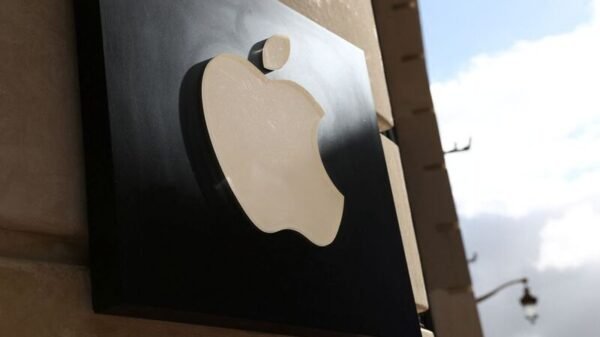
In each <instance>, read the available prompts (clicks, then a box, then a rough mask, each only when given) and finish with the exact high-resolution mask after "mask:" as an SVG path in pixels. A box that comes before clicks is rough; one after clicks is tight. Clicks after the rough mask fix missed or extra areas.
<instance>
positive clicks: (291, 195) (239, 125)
mask: <svg viewBox="0 0 600 337" xmlns="http://www.w3.org/2000/svg"><path fill="white" fill-rule="evenodd" d="M276 38H277V40H272V41H271V43H269V40H267V43H265V48H267V49H265V50H263V53H264V54H263V61H267V58H268V62H265V63H266V66H269V67H270V68H275V69H279V68H280V67H281V66H283V64H285V62H286V61H287V57H288V56H289V40H287V38H285V37H284V39H282V38H281V37H276ZM286 40H287V55H283V56H282V55H281V53H282V52H283V53H285V52H286V42H285V41H286ZM269 46H276V48H272V47H269ZM282 60H283V61H282ZM200 90H201V100H202V108H203V110H204V119H205V122H206V126H207V129H208V134H209V138H210V141H211V143H212V146H213V149H214V152H215V154H216V157H217V160H218V162H219V165H220V166H221V170H222V171H223V174H224V176H225V178H226V179H227V181H228V183H229V186H230V187H231V190H232V191H233V194H234V195H235V197H236V199H237V200H238V202H239V204H240V205H241V207H242V208H243V210H244V212H245V213H246V215H247V216H248V218H250V220H251V221H252V222H253V223H254V225H255V226H256V227H258V228H259V229H260V230H261V231H263V232H266V233H275V232H278V231H281V230H284V229H290V230H294V231H296V232H298V233H300V234H302V235H303V236H304V237H306V238H307V239H308V240H310V241H311V242H312V243H314V244H315V245H318V246H327V245H329V244H330V243H332V242H333V240H334V239H335V237H336V235H337V233H338V229H339V227H340V223H341V219H342V213H343V209H344V196H343V195H342V194H341V193H340V192H339V191H338V189H337V188H336V187H335V185H334V184H333V182H332V181H331V179H330V178H329V175H328V174H327V171H326V170H325V167H324V165H323V161H322V159H321V155H320V152H319V146H318V143H317V136H318V135H317V131H318V127H319V122H320V120H321V118H322V117H323V116H324V115H325V112H324V111H323V109H322V108H321V106H320V105H319V103H318V102H317V101H316V100H315V99H314V97H313V96H312V95H311V94H310V93H309V92H308V91H307V90H306V89H304V88H303V87H302V86H300V85H299V84H297V83H295V82H292V81H287V80H270V79H268V78H266V77H265V75H264V74H263V73H262V72H261V71H260V70H259V69H258V68H256V66H254V65H253V64H252V63H251V62H249V61H248V60H246V59H244V58H242V57H239V56H236V55H231V54H220V55H218V56H216V57H214V58H213V59H211V60H210V61H209V62H208V64H207V65H206V68H205V70H204V74H203V76H202V83H201V89H200Z"/></svg>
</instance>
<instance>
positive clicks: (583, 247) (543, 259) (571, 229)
mask: <svg viewBox="0 0 600 337" xmlns="http://www.w3.org/2000/svg"><path fill="white" fill-rule="evenodd" d="M541 239H542V246H541V252H540V260H539V262H538V268H539V269H541V270H544V269H547V268H556V269H567V268H576V267H580V266H582V265H583V264H585V263H589V262H595V261H598V260H600V245H599V244H598V240H599V239H600V211H598V210H595V209H594V208H593V207H592V206H591V205H580V206H576V207H573V208H571V209H569V210H567V211H566V212H565V214H564V215H563V216H562V217H560V218H558V219H552V220H550V221H548V223H547V224H546V226H545V227H544V229H543V230H542V233H541Z"/></svg>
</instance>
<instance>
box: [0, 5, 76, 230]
mask: <svg viewBox="0 0 600 337" xmlns="http://www.w3.org/2000/svg"><path fill="white" fill-rule="evenodd" d="M71 7H72V2H71V1H69V0H55V1H47V0H28V1H23V0H4V1H2V10H0V50H2V52H0V186H2V188H1V189H0V227H1V228H7V229H17V230H21V231H30V232H42V233H50V234H55V235H65V236H84V235H85V232H86V231H85V208H84V205H85V195H84V185H83V159H82V156H83V152H82V141H81V128H80V117H79V108H78V105H79V103H78V99H79V95H78V84H77V70H76V69H77V63H76V55H75V35H74V24H73V19H72V9H71Z"/></svg>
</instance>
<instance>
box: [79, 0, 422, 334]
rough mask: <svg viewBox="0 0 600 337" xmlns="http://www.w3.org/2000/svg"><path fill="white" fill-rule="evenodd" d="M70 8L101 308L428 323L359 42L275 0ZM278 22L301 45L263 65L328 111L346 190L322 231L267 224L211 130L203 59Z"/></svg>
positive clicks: (332, 329)
mask: <svg viewBox="0 0 600 337" xmlns="http://www.w3.org/2000/svg"><path fill="white" fill-rule="evenodd" d="M76 14H77V30H78V46H79V63H80V85H81V97H82V114H83V122H84V138H85V151H86V171H87V187H88V218H89V229H90V251H91V276H92V286H93V302H94V308H95V310H96V311H97V312H100V313H109V314H119V315H130V316H136V317H147V318H155V319H163V320H175V321H183V322H193V323H200V324H214V325H221V326H228V327H239V328H246V329H258V330H263V331H275V332H283V333H294V334H306V335H331V334H338V333H339V334H361V335H372V336H381V337H392V336H404V337H416V336H419V335H420V332H419V325H418V320H417V315H416V309H415V305H414V299H413V295H412V292H411V287H410V282H409V277H408V272H407V266H406V261H405V257H404V253H403V247H402V241H401V237H400V231H399V226H398V223H397V217H396V214H395V209H394V203H393V199H392V194H391V188H390V184H389V180H388V175H387V172H386V166H385V159H384V155H383V150H382V147H381V143H380V138H379V134H378V129H377V124H376V115H375V111H374V105H373V100H372V97H371V91H370V87H369V79H368V74H367V69H366V65H365V60H364V55H363V53H362V51H361V50H359V49H358V48H356V47H355V46H353V45H351V44H350V43H348V42H346V41H344V40H343V39H341V38H339V37H338V36H336V35H335V34H333V33H331V32H329V31H327V30H325V29H324V28H322V27H320V26H319V25H317V24H316V23H314V22H312V21H310V20H308V19H307V18H305V17H303V16H302V15H300V14H298V13H296V12H294V11H293V10H291V9H289V8H288V7H286V6H284V5H282V4H280V3H279V2H278V1H269V0H253V1H248V0H239V1H234V0H171V1H165V0H99V1H98V0H95V1H91V0H86V1H83V0H81V1H76ZM276 34H278V35H282V36H286V37H288V38H289V40H290V42H291V48H292V52H291V55H290V58H289V61H288V62H287V64H286V65H285V66H284V67H283V68H282V69H279V70H276V71H272V72H269V73H267V74H266V75H265V76H266V78H267V79H269V80H287V81H293V82H295V83H297V84H298V85H300V86H301V87H302V88H304V89H305V90H306V92H308V93H309V94H310V95H312V97H314V100H315V101H316V102H318V104H319V105H320V107H321V108H322V110H323V111H324V113H325V114H324V117H323V119H322V120H321V122H320V124H319V127H318V149H319V152H320V157H321V159H322V164H323V166H324V167H325V169H326V171H327V174H328V176H329V178H330V179H331V181H332V183H333V184H334V185H335V187H336V188H337V189H338V190H339V192H340V193H341V194H342V195H343V197H344V200H343V214H342V215H341V222H340V223H339V228H338V230H337V234H336V235H335V238H333V240H331V242H325V243H324V244H315V243H313V242H312V241H311V240H310V237H309V236H305V235H302V234H300V233H299V232H298V231H293V230H281V231H276V232H274V233H267V232H265V231H263V230H260V229H259V228H258V227H257V225H258V224H256V223H253V222H252V220H251V219H250V218H251V217H250V216H249V214H248V213H247V212H246V211H245V210H244V209H243V208H242V207H241V204H240V202H238V199H237V198H236V194H235V193H233V190H234V188H233V185H232V183H231V182H230V181H228V179H227V177H226V175H225V174H224V173H223V170H222V167H221V166H220V164H219V158H217V157H218V154H217V153H215V149H214V147H213V144H212V143H211V138H210V134H209V133H208V132H207V123H206V119H205V115H204V114H205V113H206V112H205V111H204V110H203V106H204V105H203V101H202V99H201V94H200V91H201V84H202V78H203V75H204V71H205V70H206V67H207V64H209V63H210V61H211V60H213V59H214V58H215V57H216V56H218V55H222V54H224V53H226V54H228V55H237V56H239V57H240V58H242V59H246V58H248V57H249V54H250V55H252V54H253V50H254V51H256V48H257V46H259V47H260V41H264V40H265V39H267V38H269V37H270V36H273V35H276ZM250 59H252V57H250ZM255 63H256V62H255ZM262 70H265V69H262ZM265 73H266V72H265ZM224 104H227V102H224ZM282 113H285V111H283V112H282ZM249 127H250V126H249ZM295 127H297V125H294V124H291V125H284V126H281V125H279V126H278V129H277V130H278V132H280V134H281V135H282V136H283V137H284V139H285V136H286V135H288V134H290V132H289V131H290V130H292V129H293V128H295ZM242 131H243V130H240V129H239V127H236V128H231V130H229V132H231V134H232V135H237V134H238V133H240V132H242ZM289 141H290V142H294V141H295V140H294V139H290V140H289ZM241 165H243V163H242V164H241ZM307 212H310V209H307Z"/></svg>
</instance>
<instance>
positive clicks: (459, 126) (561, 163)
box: [419, 0, 600, 337]
mask: <svg viewBox="0 0 600 337" xmlns="http://www.w3.org/2000/svg"><path fill="white" fill-rule="evenodd" d="M419 3H420V11H421V20H422V25H423V33H424V40H425V47H426V58H427V63H428V73H429V77H430V81H431V92H432V96H433V100H434V105H435V110H436V113H437V116H438V121H439V124H440V134H441V138H442V143H443V144H444V147H445V148H446V149H450V148H452V147H453V146H454V143H455V142H457V143H458V145H459V146H460V145H461V144H466V143H467V141H468V139H469V137H472V142H473V145H472V148H471V150H470V151H468V152H464V153H455V154H450V155H447V156H446V164H447V168H448V172H449V175H450V181H451V183H452V189H453V193H454V197H455V200H456V205H457V209H458V212H459V216H460V220H461V228H462V231H463V238H464V242H465V249H466V253H467V255H468V256H470V255H472V254H473V253H475V252H476V253H477V254H478V259H477V261H476V262H475V263H472V264H470V269H471V276H472V280H473V287H474V291H475V293H476V294H481V293H484V292H485V291H487V290H490V289H492V288H493V287H495V286H497V285H498V284H500V283H502V282H504V281H508V280H510V279H513V278H519V277H523V276H526V277H528V278H529V280H530V286H531V290H532V292H533V294H534V295H535V296H537V297H538V298H539V311H540V318H539V320H538V322H537V324H536V325H531V324H529V323H528V322H527V321H526V320H525V319H524V318H523V314H522V311H521V308H520V306H519V303H518V299H519V297H520V296H521V295H522V289H521V288H520V287H519V286H516V287H514V288H511V289H508V290H506V291H504V292H502V293H499V294H498V295H497V296H495V297H493V298H491V299H489V300H487V301H486V302H483V303H481V304H480V305H479V312H480V317H481V320H482V325H483V329H484V333H485V336H486V337H570V336H578V337H596V336H600V308H598V306H599V305H600V0H502V1H498V0H454V1H447V0H420V2H419Z"/></svg>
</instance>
